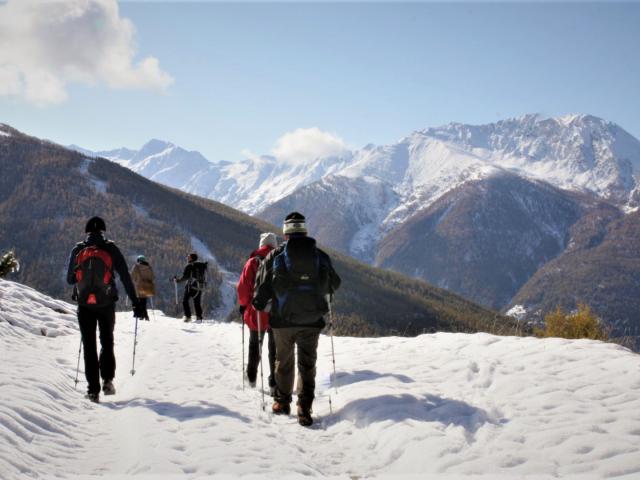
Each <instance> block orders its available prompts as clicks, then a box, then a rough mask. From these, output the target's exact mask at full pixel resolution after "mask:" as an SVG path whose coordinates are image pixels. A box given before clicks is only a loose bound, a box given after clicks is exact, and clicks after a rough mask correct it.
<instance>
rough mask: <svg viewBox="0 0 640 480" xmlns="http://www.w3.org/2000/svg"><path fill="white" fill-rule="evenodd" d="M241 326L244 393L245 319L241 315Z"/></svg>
mask: <svg viewBox="0 0 640 480" xmlns="http://www.w3.org/2000/svg"><path fill="white" fill-rule="evenodd" d="M240 325H241V326H242V391H243V392H244V318H243V315H242V314H240Z"/></svg>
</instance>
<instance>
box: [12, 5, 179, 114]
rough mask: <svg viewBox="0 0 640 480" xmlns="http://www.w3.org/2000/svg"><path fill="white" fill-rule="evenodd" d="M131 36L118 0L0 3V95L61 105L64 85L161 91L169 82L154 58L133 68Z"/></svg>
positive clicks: (133, 53)
mask: <svg viewBox="0 0 640 480" xmlns="http://www.w3.org/2000/svg"><path fill="white" fill-rule="evenodd" d="M134 37H135V28H134V26H133V24H132V23H131V22H130V21H129V20H128V19H126V18H121V17H120V13H119V11H118V2H117V0H8V2H7V3H4V4H2V3H0V96H10V97H19V98H23V99H25V100H27V101H28V102H31V103H34V104H37V105H47V104H55V103H61V102H64V101H65V100H66V99H67V97H68V94H67V88H66V87H67V85H68V84H69V83H83V84H88V85H97V84H104V85H107V86H108V87H110V88H138V89H153V90H158V91H164V90H165V89H166V88H167V87H168V86H169V85H171V83H173V79H172V78H171V76H170V75H168V74H167V73H165V72H164V71H162V70H161V68H160V65H159V62H158V60H157V59H156V58H154V57H146V58H143V59H142V60H140V61H138V62H137V63H134V56H135V43H134Z"/></svg>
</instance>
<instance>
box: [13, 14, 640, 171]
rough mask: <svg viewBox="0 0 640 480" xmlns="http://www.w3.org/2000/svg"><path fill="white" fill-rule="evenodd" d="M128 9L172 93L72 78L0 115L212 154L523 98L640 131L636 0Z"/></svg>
mask: <svg viewBox="0 0 640 480" xmlns="http://www.w3.org/2000/svg"><path fill="white" fill-rule="evenodd" d="M120 16H121V17H126V18H128V19H130V20H131V21H132V22H133V24H134V25H135V28H136V37H135V42H136V45H137V53H136V58H144V57H147V56H153V57H155V58H157V59H158V61H159V66H160V68H161V69H162V71H163V72H165V73H166V74H168V75H170V76H171V77H172V78H173V83H172V84H170V85H169V86H168V87H166V88H164V93H158V91H157V90H156V89H150V90H149V89H121V88H116V89H113V88H108V87H107V86H106V85H104V82H102V83H101V82H95V83H96V84H95V85H92V86H88V85H85V84H83V83H74V82H69V83H68V85H67V87H66V90H67V98H66V100H65V101H62V102H59V103H55V104H52V105H45V106H42V105H39V106H36V105H32V104H31V103H29V102H28V101H26V100H24V99H21V98H12V97H7V96H5V97H2V96H0V122H4V123H8V124H11V125H13V126H15V127H16V128H18V129H20V130H23V131H26V132H28V133H31V134H34V135H37V136H41V137H46V138H50V139H52V140H54V141H57V142H60V143H63V144H69V143H76V144H79V145H81V146H84V147H86V148H91V149H104V148H114V147H118V146H128V147H133V148H137V147H139V146H140V145H141V144H142V143H144V142H145V141H146V140H148V139H150V138H153V137H155V138H162V139H166V140H171V141H173V142H175V143H177V144H179V145H181V146H184V147H185V148H189V149H194V150H199V151H201V152H202V153H203V154H204V155H205V156H207V157H208V158H209V159H211V160H221V159H227V160H237V159H240V158H242V155H243V154H242V152H243V151H246V150H248V151H251V152H255V153H258V154H262V153H269V152H270V151H271V150H272V149H273V147H274V144H275V142H276V140H277V139H278V138H279V137H281V136H282V135H283V134H285V133H286V132H290V131H292V130H295V129H298V128H309V127H318V128H319V129H321V130H323V131H327V132H331V133H333V134H335V135H337V136H339V137H340V138H342V139H344V141H345V142H347V143H348V144H349V145H351V146H355V147H359V146H362V145H364V144H367V143H370V142H371V143H376V144H384V143H389V142H393V141H395V140H397V139H398V138H400V137H402V136H404V135H407V134H409V133H410V132H411V131H413V130H416V129H420V128H425V127H429V126H437V125H441V124H444V123H448V122H451V121H456V122H462V123H487V122H492V121H496V120H499V119H503V118H507V117H511V116H518V115H522V114H525V113H542V114H545V115H561V114H566V113H590V114H594V115H597V116H601V117H603V118H606V119H607V120H611V121H614V122H616V123H619V124H620V125H621V126H622V127H623V128H625V129H627V130H628V131H629V132H630V133H632V134H633V135H635V136H637V137H640V114H639V112H640V62H639V61H638V59H639V55H638V46H639V45H640V28H639V25H640V4H638V3H627V4H612V3H600V4H581V3H567V4H548V3H531V4H528V3H527V4H523V3H492V4H487V3H479V2H471V3H455V4H439V3H396V2H393V3H348V4H342V3H321V4H316V3H313V4H312V3H303V4H290V3H289V4H286V3H278V4H274V3H266V2H258V3H252V4H247V3H242V4H228V3H206V2H200V3H186V2H159V3H149V2H134V3H129V2H127V3H120ZM127 81H128V80H127ZM121 83H122V82H121ZM130 83H131V82H130ZM1 87H2V86H1V85H0V91H1Z"/></svg>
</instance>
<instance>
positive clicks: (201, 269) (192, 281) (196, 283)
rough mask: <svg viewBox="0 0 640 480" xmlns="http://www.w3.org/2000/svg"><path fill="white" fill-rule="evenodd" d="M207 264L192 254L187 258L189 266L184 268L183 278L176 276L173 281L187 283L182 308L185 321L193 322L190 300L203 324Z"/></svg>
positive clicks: (195, 254)
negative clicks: (202, 301) (203, 297)
mask: <svg viewBox="0 0 640 480" xmlns="http://www.w3.org/2000/svg"><path fill="white" fill-rule="evenodd" d="M206 273H207V262H199V261H198V254H197V253H190V254H189V255H188V256H187V265H186V266H185V267H184V271H183V272H182V276H181V277H177V276H174V277H173V281H174V282H176V284H177V283H182V282H186V283H185V286H184V295H183V296H182V307H183V308H184V319H183V320H184V321H185V322H187V323H188V322H190V321H191V305H190V304H189V300H190V299H193V308H194V309H195V311H196V319H197V321H198V322H202V304H201V300H202V292H203V291H204V288H205V286H206Z"/></svg>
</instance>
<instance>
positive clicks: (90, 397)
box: [84, 393, 100, 403]
mask: <svg viewBox="0 0 640 480" xmlns="http://www.w3.org/2000/svg"><path fill="white" fill-rule="evenodd" d="M84 398H86V399H87V400H89V401H91V402H93V403H100V394H99V393H87V394H86V395H85V396H84Z"/></svg>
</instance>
